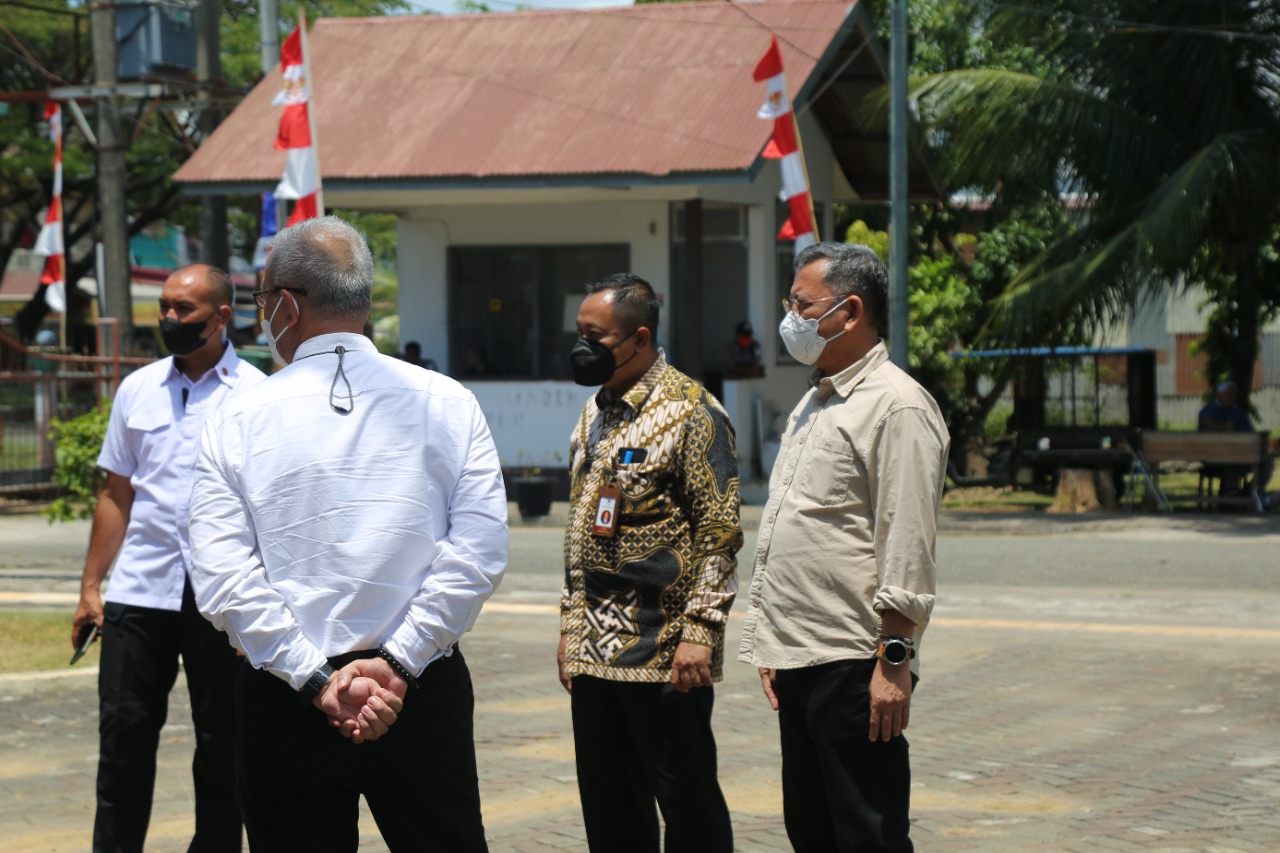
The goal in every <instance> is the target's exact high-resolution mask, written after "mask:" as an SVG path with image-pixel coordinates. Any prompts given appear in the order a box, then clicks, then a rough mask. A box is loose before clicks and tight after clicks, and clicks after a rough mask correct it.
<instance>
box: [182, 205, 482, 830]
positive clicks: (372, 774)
mask: <svg viewBox="0 0 1280 853" xmlns="http://www.w3.org/2000/svg"><path fill="white" fill-rule="evenodd" d="M372 286H373V262H372V259H371V258H370V255H369V248H368V246H367V245H366V244H365V242H364V240H363V238H361V237H360V235H359V234H358V233H357V232H356V231H355V230H354V229H352V228H351V226H349V225H347V224H346V223H345V222H343V221H342V220H340V219H336V218H334V217H326V218H324V219H315V220H307V221H304V222H302V223H299V224H298V225H295V226H293V227H291V228H288V229H286V230H284V231H282V232H281V233H280V234H279V235H278V236H277V237H276V241H275V247H274V250H273V251H272V253H271V257H270V259H269V260H268V262H267V270H266V281H265V288H264V290H262V291H259V293H258V299H259V305H261V306H262V307H263V309H264V312H265V314H266V318H267V319H266V322H265V323H264V324H263V327H264V332H265V333H266V334H267V337H268V341H269V343H270V345H271V349H272V352H273V354H274V355H275V356H276V358H277V359H278V360H280V361H282V362H283V363H285V364H286V365H287V366H286V367H284V368H283V369H282V370H280V371H279V372H277V373H276V374H275V375H274V376H272V377H271V378H269V379H268V380H267V381H266V382H264V383H262V385H261V386H260V387H259V388H258V389H255V391H254V393H246V394H243V395H238V396H237V397H235V398H234V400H231V401H229V405H228V406H226V407H225V408H224V409H223V410H222V411H221V412H220V413H219V416H218V417H217V418H215V419H211V420H210V421H209V423H208V425H207V426H206V429H205V433H204V437H203V441H202V445H201V455H200V462H199V464H198V466H197V470H196V479H195V485H194V488H193V494H192V499H191V541H192V546H193V549H194V562H195V567H194V569H193V571H192V584H193V586H194V587H195V592H196V602H197V604H198V606H199V608H200V611H201V612H202V613H204V614H205V615H206V616H207V617H208V618H209V619H210V620H211V621H213V622H214V624H215V625H217V626H219V627H222V628H225V630H226V631H227V633H228V634H229V635H230V636H231V640H232V642H233V643H234V644H235V645H236V647H237V648H239V649H240V650H241V651H243V652H244V654H245V656H246V657H247V658H248V660H249V663H251V664H252V665H253V668H252V669H251V668H248V667H246V668H245V669H244V670H243V671H242V674H241V676H240V680H239V683H238V684H237V688H236V737H237V787H238V794H239V799H240V802H241V804H242V807H243V811H244V818H245V826H246V827H247V828H248V831H249V841H250V844H251V846H252V847H253V849H254V850H255V851H261V850H277V851H295V850H326V851H328V850H355V849H356V847H357V845H358V842H359V833H358V828H357V817H358V814H359V797H360V795H361V794H363V795H364V797H365V799H366V801H367V802H368V804H369V808H370V810H371V811H372V812H373V815H374V818H375V819H376V820H377V822H378V828H379V830H380V831H381V833H382V836H383V838H384V839H385V840H386V842H387V845H388V846H389V847H390V849H392V850H415V851H417V850H432V851H441V853H445V851H447V852H448V853H459V851H479V850H485V849H486V846H485V839H484V827H483V825H482V823H481V818H480V794H479V786H478V782H477V777H476V760H475V746H474V741H473V737H472V711H473V706H474V697H473V693H472V689H471V678H470V674H469V672H468V670H467V665H466V662H465V661H464V660H463V658H462V653H461V652H459V651H458V647H457V642H458V638H459V637H460V636H461V635H462V634H463V633H465V632H466V631H467V630H469V629H470V628H471V625H472V624H473V623H474V622H475V619H476V616H477V615H479V612H480V607H481V605H482V604H483V603H484V601H485V600H486V599H487V598H488V597H489V595H490V594H492V592H493V590H494V588H495V587H496V586H497V584H498V581H499V580H500V578H501V576H502V572H503V569H504V568H505V567H506V562H507V514H506V513H507V503H506V496H505V490H504V487H503V483H502V474H501V469H500V467H499V464H498V454H497V452H496V450H495V448H494V445H493V440H492V438H491V437H490V435H489V428H488V425H487V424H486V423H485V419H484V416H483V415H482V414H481V412H480V408H479V406H478V405H477V404H476V400H475V397H474V396H472V394H471V392H469V391H467V390H466V389H465V388H463V387H462V386H461V385H459V384H458V383H456V382H454V381H453V380H452V379H449V378H448V377H447V376H443V375H442V374H439V373H436V372H434V371H429V370H422V369H420V368H418V367H415V366H414V365H410V364H406V363H405V362H403V361H400V360H398V359H395V358H391V357H389V356H384V355H381V354H379V353H378V351H377V350H376V349H375V348H374V346H373V344H372V343H371V342H370V341H369V339H368V338H366V337H364V336H363V335H362V334H361V331H362V329H363V328H364V323H365V318H366V317H367V316H368V313H369V307H370V300H371V291H372ZM406 425H412V427H413V428H406ZM414 685H421V687H422V689H421V690H415V689H412V686H414ZM300 694H301V695H300ZM308 700H310V701H308ZM313 706H314V707H313ZM392 724H394V727H392V728H390V729H388V727H389V726H391V725H392ZM335 727H336V728H338V729H340V730H341V731H342V732H343V733H344V734H349V735H351V739H352V740H366V741H372V742H368V743H362V744H360V745H356V744H354V743H352V742H351V741H350V740H343V739H342V738H340V737H338V735H337V734H335V733H334V731H333V729H334V728H335Z"/></svg>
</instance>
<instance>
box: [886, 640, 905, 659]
mask: <svg viewBox="0 0 1280 853" xmlns="http://www.w3.org/2000/svg"><path fill="white" fill-rule="evenodd" d="M884 659H885V660H887V661H888V662H889V663H903V662H904V661H905V660H906V659H907V646H906V644H905V643H899V642H895V641H893V640H890V641H889V642H887V643H885V644H884Z"/></svg>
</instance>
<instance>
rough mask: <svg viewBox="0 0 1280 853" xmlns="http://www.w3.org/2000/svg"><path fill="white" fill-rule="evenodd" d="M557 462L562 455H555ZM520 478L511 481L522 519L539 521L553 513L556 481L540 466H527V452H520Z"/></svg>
mask: <svg viewBox="0 0 1280 853" xmlns="http://www.w3.org/2000/svg"><path fill="white" fill-rule="evenodd" d="M555 459H556V461H557V462H559V461H560V454H559V453H556V454H555ZM520 464H521V466H522V467H521V470H520V476H518V477H514V478H513V479H512V480H511V485H512V488H513V490H514V491H515V497H516V506H517V507H518V508H519V509H520V518H521V519H522V520H524V521H537V520H538V519H539V518H542V517H543V516H544V515H547V514H548V513H550V512H551V501H552V498H553V497H554V495H555V487H556V481H555V479H554V478H553V477H548V476H545V475H544V474H543V473H542V466H540V465H532V464H530V465H526V464H525V452H524V451H523V450H521V451H520Z"/></svg>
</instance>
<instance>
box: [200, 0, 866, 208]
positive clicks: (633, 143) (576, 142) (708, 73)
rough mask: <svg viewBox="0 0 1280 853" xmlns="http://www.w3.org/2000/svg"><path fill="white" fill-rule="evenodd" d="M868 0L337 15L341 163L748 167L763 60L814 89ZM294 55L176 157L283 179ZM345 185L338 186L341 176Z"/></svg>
mask: <svg viewBox="0 0 1280 853" xmlns="http://www.w3.org/2000/svg"><path fill="white" fill-rule="evenodd" d="M855 3H856V0H853V2H851V1H850V0H837V2H831V0H763V2H748V3H730V2H712V3H679V4H654V5H643V6H635V7H620V8H612V9H591V10H582V11H529V12H509V13H499V14H480V15H449V16H443V15H427V16H420V17H414V16H397V17H385V18H360V19H351V18H347V19H324V20H321V21H319V22H317V23H316V25H315V27H314V28H313V29H312V31H311V33H310V35H309V42H310V48H311V57H312V74H313V76H314V78H315V79H314V95H313V104H312V108H313V110H314V112H315V118H316V122H317V130H316V136H317V137H318V144H319V154H320V166H321V173H322V175H323V177H324V179H325V181H337V182H338V183H339V184H341V183H345V182H347V181H358V182H360V183H364V182H366V181H374V182H376V181H380V180H393V181H395V182H396V183H401V182H403V181H405V180H409V181H412V180H413V179H415V178H416V179H419V180H421V181H424V182H426V183H428V184H436V183H438V182H439V181H441V180H449V179H462V180H470V179H476V178H488V179H493V178H495V177H497V178H503V177H506V178H526V177H530V176H571V175H578V176H601V177H603V176H607V175H620V176H624V175H625V176H654V177H658V178H660V177H662V176H668V175H672V174H673V173H674V174H679V173H686V172H688V173H695V175H696V174H698V173H716V172H735V171H739V172H740V171H743V170H747V169H750V168H751V167H752V165H753V164H754V163H755V162H756V160H757V157H758V156H759V154H760V152H761V150H762V149H763V148H764V146H765V143H766V142H767V141H768V139H769V136H770V134H771V132H772V123H771V122H768V121H761V120H760V119H758V118H756V109H757V108H758V107H759V105H760V103H761V101H762V99H763V97H764V85H763V84H761V83H756V82H754V81H753V80H752V77H751V73H752V70H753V69H754V68H755V64H756V62H757V61H758V60H759V59H760V57H761V55H762V54H763V53H764V52H765V49H766V48H767V47H768V45H769V37H770V34H771V33H776V34H777V35H778V40H779V43H780V46H781V49H782V54H783V60H784V63H785V65H786V71H787V82H788V88H789V89H790V90H791V92H792V93H793V96H794V93H796V92H798V91H799V90H800V89H801V87H802V86H803V85H804V83H805V81H806V80H807V79H808V78H809V76H810V74H811V73H812V72H813V70H814V68H815V66H816V65H817V64H818V62H819V60H820V59H822V58H823V56H824V54H826V53H827V51H828V49H829V48H831V47H832V42H833V39H835V37H836V36H837V34H838V33H840V32H841V27H842V25H844V24H845V23H846V18H847V17H848V15H849V13H850V11H851V10H852V9H853V7H854V5H855ZM279 87H280V74H279V71H278V69H277V70H276V71H275V72H273V73H272V74H269V75H267V77H266V78H265V79H264V80H263V81H262V82H261V83H259V84H258V85H257V86H256V87H255V88H254V89H253V91H251V92H250V93H249V94H248V96H247V97H246V98H245V100H244V101H243V102H242V103H241V104H240V106H238V107H237V108H236V109H235V111H234V112H233V113H232V114H231V115H230V116H229V117H228V118H227V119H226V120H225V121H224V122H223V124H222V125H221V127H219V128H218V130H217V131H216V132H215V133H214V134H213V135H212V136H211V137H210V138H209V140H208V141H207V142H205V144H204V145H203V146H201V148H200V149H199V150H198V151H197V152H196V154H195V155H194V156H193V157H192V158H191V159H190V160H188V161H187V163H186V164H185V165H184V166H183V167H182V168H181V169H180V170H179V171H178V173H177V176H176V178H177V180H179V181H183V182H187V183H207V184H219V185H233V184H240V185H247V184H250V183H262V182H270V183H272V184H274V183H275V182H276V181H278V180H279V178H280V174H281V171H282V170H283V168H284V152H282V151H276V150H275V149H274V148H273V147H272V146H273V142H274V139H275V133H276V127H277V125H278V123H279V116H280V112H279V108H276V107H272V106H271V104H270V102H271V98H272V97H273V96H274V95H275V93H276V92H277V91H278V89H279ZM335 188H336V187H335Z"/></svg>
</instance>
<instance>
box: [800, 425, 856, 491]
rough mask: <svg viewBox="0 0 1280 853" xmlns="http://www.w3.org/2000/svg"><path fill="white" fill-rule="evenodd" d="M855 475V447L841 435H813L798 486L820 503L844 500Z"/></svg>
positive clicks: (801, 465)
mask: <svg viewBox="0 0 1280 853" xmlns="http://www.w3.org/2000/svg"><path fill="white" fill-rule="evenodd" d="M852 476H853V447H852V446H851V445H850V444H849V442H847V441H845V440H844V439H841V438H812V437H811V438H810V441H809V452H808V454H806V456H804V457H802V458H801V460H800V471H799V476H798V482H797V484H796V488H797V489H798V490H799V492H800V494H801V495H803V496H804V497H805V498H807V499H808V500H810V501H813V502H814V503H816V504H819V505H820V506H834V505H836V504H840V503H843V502H844V501H845V498H846V496H847V495H848V494H849V480H850V479H851V478H852Z"/></svg>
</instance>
